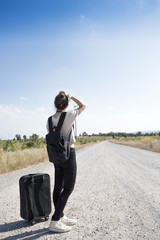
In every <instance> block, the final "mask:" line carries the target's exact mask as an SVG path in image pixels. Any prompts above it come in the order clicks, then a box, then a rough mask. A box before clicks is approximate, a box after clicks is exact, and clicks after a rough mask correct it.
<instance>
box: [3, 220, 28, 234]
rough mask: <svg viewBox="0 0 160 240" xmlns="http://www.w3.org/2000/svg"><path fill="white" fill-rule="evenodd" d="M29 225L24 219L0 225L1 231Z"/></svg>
mask: <svg viewBox="0 0 160 240" xmlns="http://www.w3.org/2000/svg"><path fill="white" fill-rule="evenodd" d="M28 226H29V224H28V222H27V221H24V220H21V221H16V222H10V223H5V224H1V225H0V232H9V231H14V230H17V229H20V228H26V227H28Z"/></svg>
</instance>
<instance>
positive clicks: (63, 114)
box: [48, 112, 66, 133]
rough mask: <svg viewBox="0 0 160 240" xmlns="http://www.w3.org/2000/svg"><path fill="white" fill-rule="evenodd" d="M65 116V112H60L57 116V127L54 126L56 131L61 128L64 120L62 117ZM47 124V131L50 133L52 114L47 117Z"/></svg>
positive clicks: (51, 129) (51, 130)
mask: <svg viewBox="0 0 160 240" xmlns="http://www.w3.org/2000/svg"><path fill="white" fill-rule="evenodd" d="M65 116H66V112H62V113H61V116H60V118H59V121H58V125H57V127H55V130H56V131H60V130H61V128H62V125H63V122H64V119H65ZM48 124H49V133H51V132H53V123H52V116H50V117H49V118H48Z"/></svg>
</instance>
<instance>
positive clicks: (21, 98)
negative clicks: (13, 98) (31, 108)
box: [19, 96, 28, 101]
mask: <svg viewBox="0 0 160 240" xmlns="http://www.w3.org/2000/svg"><path fill="white" fill-rule="evenodd" d="M19 98H20V100H24V101H27V100H28V97H23V96H21V97H19Z"/></svg>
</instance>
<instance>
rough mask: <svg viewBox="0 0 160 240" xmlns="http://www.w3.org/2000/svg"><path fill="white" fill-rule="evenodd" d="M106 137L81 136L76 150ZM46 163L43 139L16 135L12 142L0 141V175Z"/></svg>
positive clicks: (46, 156)
mask: <svg viewBox="0 0 160 240" xmlns="http://www.w3.org/2000/svg"><path fill="white" fill-rule="evenodd" d="M107 138H108V137H106V136H88V135H85V134H84V135H83V136H80V137H78V138H77V142H76V150H79V149H81V148H83V147H86V146H89V145H91V144H93V143H96V142H99V141H104V140H106V139H107ZM45 161H48V155H47V151H46V141H45V138H43V137H41V138H40V137H39V136H38V135H37V134H33V135H32V136H30V137H29V138H27V137H26V136H25V135H24V136H23V137H21V135H19V134H16V136H15V138H14V139H13V140H0V174H5V173H10V172H12V171H16V170H19V169H22V168H26V167H28V166H31V165H35V164H38V163H42V162H45Z"/></svg>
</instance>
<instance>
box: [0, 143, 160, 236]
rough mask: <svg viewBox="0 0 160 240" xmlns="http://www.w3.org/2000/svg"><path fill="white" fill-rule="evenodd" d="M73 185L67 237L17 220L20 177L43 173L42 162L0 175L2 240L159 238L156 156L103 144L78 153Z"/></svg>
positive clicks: (48, 168)
mask: <svg viewBox="0 0 160 240" xmlns="http://www.w3.org/2000/svg"><path fill="white" fill-rule="evenodd" d="M77 163H78V174H77V181H76V187H75V189H74V192H73V193H72V195H71V196H70V198H69V201H68V203H67V206H66V209H65V214H66V215H68V216H69V217H75V218H77V219H78V223H77V225H76V226H75V227H73V228H72V231H71V232H69V233H63V234H55V233H51V232H49V231H48V225H49V221H47V222H44V221H40V222H38V223H37V224H35V225H34V226H30V225H29V224H28V223H27V222H26V221H24V220H23V219H21V217H20V203H19V178H20V177H21V176H22V175H25V174H28V173H36V172H45V173H48V174H49V175H50V177H51V185H53V166H52V164H51V163H49V162H48V163H43V164H39V165H37V166H33V167H30V168H27V169H23V170H20V171H17V172H14V173H11V174H8V175H3V176H1V177H0V213H1V214H0V216H1V217H0V239H1V240H4V239H5V240H6V239H11V240H12V239H27V240H33V239H57V240H58V239H61V240H64V239H68V240H76V239H84V240H87V239H90V240H91V239H92V240H94V239H96V240H100V239H103V240H112V239H115V240H118V239H123V240H145V239H148V240H160V154H158V153H153V152H149V151H145V150H140V149H137V148H132V147H127V146H122V145H117V144H113V143H109V142H101V143H98V144H96V145H93V146H90V147H88V148H84V149H82V150H80V151H78V152H77Z"/></svg>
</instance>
